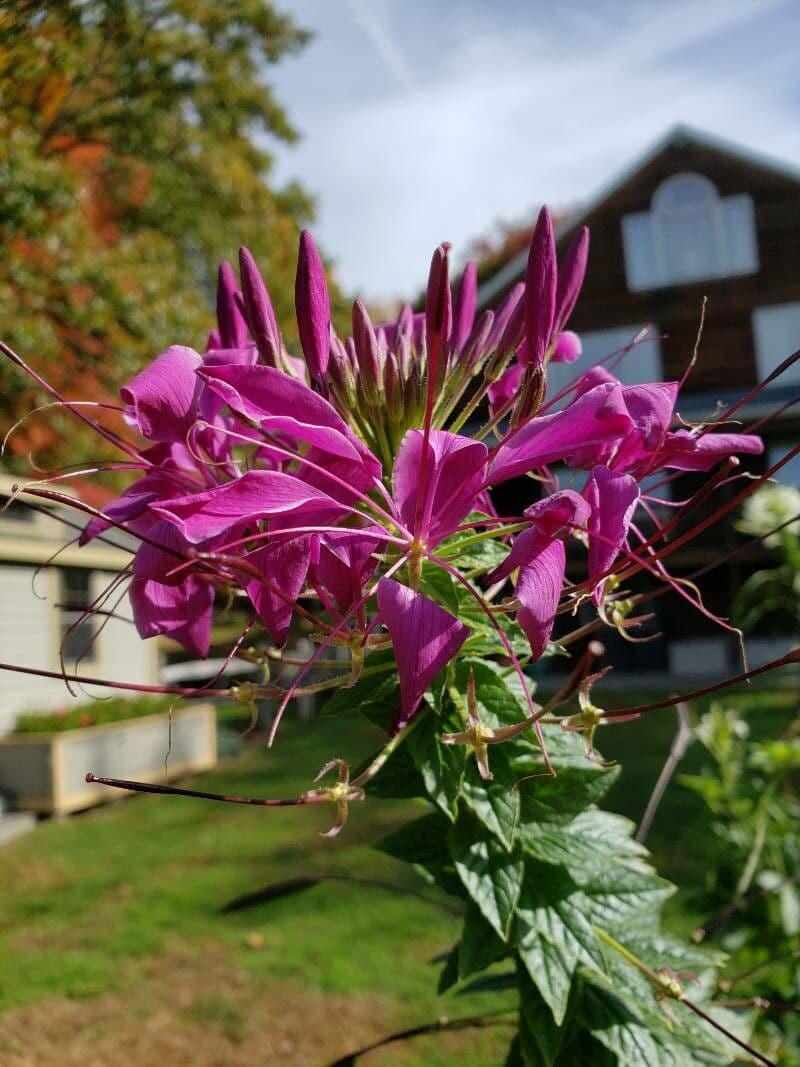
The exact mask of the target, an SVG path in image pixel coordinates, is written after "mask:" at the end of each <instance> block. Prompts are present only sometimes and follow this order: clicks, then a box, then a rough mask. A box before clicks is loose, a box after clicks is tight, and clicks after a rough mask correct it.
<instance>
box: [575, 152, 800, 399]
mask: <svg viewBox="0 0 800 1067" xmlns="http://www.w3.org/2000/svg"><path fill="white" fill-rule="evenodd" d="M686 171H694V172H697V173H699V174H703V175H704V176H705V177H707V178H709V179H710V180H711V181H712V182H713V183H714V185H715V186H716V188H717V191H718V192H719V194H720V196H733V195H736V194H739V193H747V194H749V196H751V197H752V199H753V204H754V208H755V217H756V233H757V240H758V253H759V260H760V267H759V270H758V272H757V273H756V274H752V275H745V276H740V277H734V278H715V279H711V280H707V281H700V282H691V283H689V284H681V285H676V286H671V287H668V288H662V289H654V290H650V291H645V292H639V293H632V292H629V290H628V285H627V280H626V277H625V260H624V255H623V247H622V218H623V216H625V215H627V214H630V213H632V212H637V211H648V210H649V208H650V201H651V198H652V196H653V193H654V192H655V190H656V189H657V188H658V186H659V185H660V184H661V182H662V181H664V180H665V179H666V178H669V177H671V176H672V175H674V174H680V173H682V172H686ZM585 222H586V225H588V226H589V228H590V230H591V254H590V257H589V268H588V270H587V273H586V282H585V284H584V287H583V291H582V293H581V297H580V300H579V302H578V306H577V308H576V310H575V313H574V315H573V317H572V319H571V321H570V326H571V328H572V329H575V330H576V331H577V332H578V333H580V332H581V330H599V329H605V328H608V327H611V326H618V325H623V324H625V323H629V322H653V323H655V324H656V326H657V327H658V329H659V331H660V332H661V333H662V334H664V335H665V337H664V340H663V341H662V353H663V358H664V367H663V373H664V377H665V378H679V377H680V376H681V374H682V373H683V371H684V369H685V367H686V364H687V362H688V361H689V358H690V357H691V354H692V349H693V347H694V342H695V338H696V336H697V329H698V323H699V320H700V309H701V306H702V300H703V297H704V296H706V297H707V298H708V304H707V308H706V326H705V331H704V335H703V340H702V344H701V347H700V358H699V360H698V363H697V366H696V367H695V370H694V372H693V374H692V376H691V377H690V379H689V381H688V382H687V385H686V390H687V392H689V391H700V390H708V391H713V390H715V389H731V388H743V387H746V386H748V385H752V384H754V383H755V382H756V380H757V374H756V365H755V351H754V341H753V327H752V313H753V311H754V310H755V309H756V308H757V307H761V306H762V305H765V304H782V303H788V302H790V301H795V300H800V181H798V182H796V181H792V180H791V179H789V178H787V177H785V176H783V175H780V174H778V173H776V172H773V171H769V170H766V169H764V168H761V167H757V166H754V165H753V164H750V163H745V162H743V161H742V160H740V159H737V158H734V157H731V156H727V155H725V154H723V153H722V152H720V151H718V150H716V149H712V148H710V147H706V146H702V145H700V144H697V143H695V142H688V143H686V144H683V145H680V144H674V145H671V146H669V147H668V148H666V149H665V150H664V151H663V152H662V153H661V154H660V155H658V156H657V157H656V158H655V159H653V160H651V161H650V163H649V164H647V165H646V166H644V167H643V168H642V169H641V170H639V171H638V172H637V173H636V174H635V175H634V176H633V177H631V179H630V180H629V181H628V182H626V183H625V184H623V185H622V186H620V187H618V188H617V189H616V190H615V191H614V192H613V193H612V194H611V195H610V196H609V197H608V198H607V199H606V200H604V201H603V203H602V204H600V205H598V207H597V208H596V209H595V210H594V211H593V212H591V213H590V214H589V216H588V217H587V218H586V220H585ZM570 237H571V235H570V234H565V235H564V236H563V237H562V247H566V244H568V242H569V240H570ZM798 346H800V339H798ZM789 354H790V353H789V352H787V353H786V355H787V356H788V355H789Z"/></svg>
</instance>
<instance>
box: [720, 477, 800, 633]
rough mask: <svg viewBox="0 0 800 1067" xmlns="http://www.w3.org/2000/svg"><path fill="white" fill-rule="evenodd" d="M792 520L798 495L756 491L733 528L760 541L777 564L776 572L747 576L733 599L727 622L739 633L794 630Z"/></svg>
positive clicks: (798, 607) (797, 553) (797, 572)
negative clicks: (738, 630) (773, 554)
mask: <svg viewBox="0 0 800 1067" xmlns="http://www.w3.org/2000/svg"><path fill="white" fill-rule="evenodd" d="M798 515H800V492H798V490H797V489H795V488H792V487H789V486H782V485H771V484H766V485H764V486H762V487H761V489H759V491H758V492H757V493H755V494H754V495H753V496H751V497H750V498H749V499H748V500H747V501H746V503H745V505H744V507H743V509H742V517H741V519H740V520H739V522H738V523H737V526H738V528H739V529H740V530H741V531H742V532H743V533H747V534H752V535H754V536H757V537H762V538H763V541H764V545H765V546H766V547H767V548H769V549H772V550H773V551H774V552H777V554H778V559H779V562H778V564H777V565H776V566H773V567H768V568H766V569H764V570H759V571H756V572H755V574H751V575H750V577H749V578H747V579H746V580H745V581H744V582H743V583H742V585H741V586H740V588H739V591H738V592H737V594H736V598H735V600H734V604H733V619H734V622H735V623H736V625H737V626H740V627H741V628H742V629H743V630H745V631H750V630H754V629H755V628H756V627H758V628H759V629H760V630H761V631H762V632H765V633H772V634H778V635H779V636H784V635H785V634H787V633H789V634H796V633H797V632H798V630H800V526H799V524H798V522H797V521H796V520H797V516H798ZM792 520H794V521H792ZM771 531H772V532H771Z"/></svg>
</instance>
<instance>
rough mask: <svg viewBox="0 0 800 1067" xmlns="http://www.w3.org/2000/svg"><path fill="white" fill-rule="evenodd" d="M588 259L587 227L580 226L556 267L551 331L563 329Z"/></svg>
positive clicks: (584, 273)
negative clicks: (556, 275) (554, 307)
mask: <svg viewBox="0 0 800 1067" xmlns="http://www.w3.org/2000/svg"><path fill="white" fill-rule="evenodd" d="M588 259H589V229H588V227H587V226H581V228H580V230H579V231H578V236H577V237H576V238H575V240H574V241H573V242H572V244H571V245H570V246H569V249H568V250H567V254H566V255H565V256H564V261H563V262H562V263H561V265H560V267H559V268H558V285H557V287H556V315H555V320H554V322H553V331H554V332H560V331H561V330H563V329H564V327H565V326H566V324H567V321H568V320H569V317H570V315H571V314H572V311H573V308H574V307H575V304H576V302H577V300H578V296H579V295H580V291H581V286H582V285H583V279H584V277H585V275H586V263H587V261H588Z"/></svg>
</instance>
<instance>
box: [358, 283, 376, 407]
mask: <svg viewBox="0 0 800 1067" xmlns="http://www.w3.org/2000/svg"><path fill="white" fill-rule="evenodd" d="M353 344H354V347H355V353H356V359H357V360H358V370H359V382H360V384H361V387H362V389H363V391H364V393H365V395H367V396H369V397H372V398H377V396H378V390H379V388H380V377H381V366H380V362H379V360H378V338H377V335H376V333H375V327H374V326H373V325H372V320H371V319H370V317H369V313H368V312H367V309H366V308H365V307H364V305H363V304H362V303H361V301H360V300H356V301H355V303H354V304H353Z"/></svg>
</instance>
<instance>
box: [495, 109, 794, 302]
mask: <svg viewBox="0 0 800 1067" xmlns="http://www.w3.org/2000/svg"><path fill="white" fill-rule="evenodd" d="M685 141H694V142H695V143H697V144H701V145H704V146H706V147H707V148H712V149H716V151H718V152H724V153H726V154H727V155H733V156H737V157H738V158H739V159H741V160H743V161H744V162H748V163H751V164H753V165H755V166H757V167H761V168H762V169H764V170H771V171H773V172H774V173H776V174H780V175H782V176H783V177H785V178H790V179H791V180H792V181H796V182H798V183H800V168H798V167H794V166H792V164H790V163H786V162H785V161H782V160H778V159H775V158H773V157H771V156H768V155H765V154H763V153H761V152H757V151H755V150H754V149H750V148H746V147H744V146H743V145H741V144H738V143H736V142H735V141H730V140H727V139H726V138H724V137H718V136H717V135H716V134H712V133H707V132H706V131H705V130H700V129H697V128H696V127H694V126H689V125H687V124H686V123H682V122H680V123H677V124H676V125H675V126H672V127H671V128H670V129H669V130H667V132H666V133H665V134H662V136H661V137H659V138H658V139H657V140H656V141H654V142H653V143H652V144H651V145H650V146H649V147H648V148H646V149H645V151H644V152H642V153H641V154H640V155H639V156H637V157H636V158H635V159H633V160H631V162H630V163H628V164H627V165H626V166H625V167H623V168H622V170H619V171H617V173H616V174H615V175H614V176H613V177H612V178H610V179H609V180H608V181H607V182H605V183H604V184H603V185H601V186H600V188H599V189H598V190H597V192H596V193H595V194H594V195H593V196H591V197H590V198H589V199H588V200H587V201H586V202H585V203H584V205H583V206H582V207H581V208H580V209H579V210H578V211H576V212H575V213H574V214H573V215H570V216H568V217H567V218H566V219H564V221H563V222H562V223H561V224H560V225H559V226H557V227H556V240H557V241H559V240H561V239H562V238H563V237H565V236H566V235H567V234H569V233H571V232H572V230H574V229H576V227H578V226H580V225H582V223H583V222H584V221H585V220H586V219H587V218H588V217H589V215H591V214H592V212H593V211H594V210H595V209H596V208H597V207H598V206H599V205H600V204H602V202H603V201H604V200H607V199H608V197H610V196H611V195H612V194H613V193H615V192H616V191H617V189H619V188H620V187H621V186H623V185H624V184H625V183H626V182H627V181H629V179H630V178H632V177H633V176H634V175H635V174H636V173H637V172H638V171H640V170H641V169H642V168H643V167H646V166H647V164H648V163H650V162H651V161H652V160H653V159H655V158H656V156H658V155H660V154H661V153H662V152H663V151H665V150H666V149H667V148H669V147H670V145H674V144H678V143H680V142H685ZM527 260H528V252H527V250H524V251H523V252H519V253H517V255H516V256H514V257H513V258H512V259H510V260H509V261H508V262H507V263H506V264H504V265H503V266H502V267H501V268H500V269H499V270H498V271H496V272H495V273H494V274H493V275H492V276H491V277H490V278H488V279H487V280H486V281H485V282H484V283H483V285H482V286H481V287H480V289H479V290H478V307H483V306H484V304H486V302H487V301H489V300H491V299H492V298H493V297H495V296H497V294H498V293H499V292H502V290H503V289H504V288H505V287H506V285H507V284H509V283H511V282H514V281H516V280H517V279H518V278H519V277H520V276H521V275H522V274H523V272H524V270H525V264H526V263H527Z"/></svg>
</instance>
